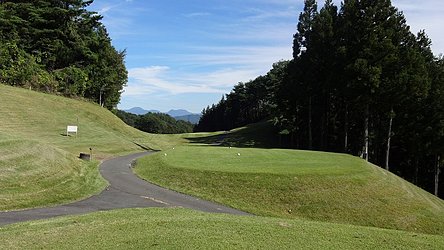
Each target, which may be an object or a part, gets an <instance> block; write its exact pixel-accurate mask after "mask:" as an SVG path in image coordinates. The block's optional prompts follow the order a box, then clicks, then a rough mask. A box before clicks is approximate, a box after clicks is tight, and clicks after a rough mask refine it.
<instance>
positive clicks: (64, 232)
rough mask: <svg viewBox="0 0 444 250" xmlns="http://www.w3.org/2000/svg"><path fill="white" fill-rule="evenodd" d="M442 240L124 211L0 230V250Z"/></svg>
mask: <svg viewBox="0 0 444 250" xmlns="http://www.w3.org/2000/svg"><path fill="white" fill-rule="evenodd" d="M443 247H444V237H442V236H437V235H425V234H417V233H410V232H402V231H395V230H384V229H377V228H368V227H359V226H348V225H340V224H330V223H320V222H310V221H303V220H291V219H278V218H264V217H250V216H246V217H241V216H231V215H225V214H208V213H200V212H194V211H190V210H185V209H124V210H115V211H111V212H99V213H93V214H88V215H82V216H70V217H62V218H55V219H51V220H43V221H34V222H27V223H23V224H17V225H11V226H7V227H4V228H0V248H2V249H24V248H26V249H30V248H31V249H42V248H44V249H73V248H75V249H147V248H160V249H301V248H302V249H442V248H443Z"/></svg>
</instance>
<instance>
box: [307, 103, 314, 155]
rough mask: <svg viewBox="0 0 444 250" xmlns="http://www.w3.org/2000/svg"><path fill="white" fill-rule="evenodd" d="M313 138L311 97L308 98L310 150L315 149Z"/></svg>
mask: <svg viewBox="0 0 444 250" xmlns="http://www.w3.org/2000/svg"><path fill="white" fill-rule="evenodd" d="M312 140H313V137H312V130H311V96H310V97H309V98H308V149H310V150H311V149H312V148H313V141H312Z"/></svg>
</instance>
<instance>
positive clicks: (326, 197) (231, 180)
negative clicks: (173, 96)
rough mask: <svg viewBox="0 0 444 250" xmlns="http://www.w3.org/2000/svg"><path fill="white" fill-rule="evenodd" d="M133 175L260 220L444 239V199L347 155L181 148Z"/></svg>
mask: <svg viewBox="0 0 444 250" xmlns="http://www.w3.org/2000/svg"><path fill="white" fill-rule="evenodd" d="M165 154H166V155H165ZM135 171H136V173H137V174H139V175H140V176H142V177H143V178H145V179H148V180H150V181H153V182H155V183H157V184H159V185H162V186H167V187H170V188H172V189H175V190H178V191H181V192H185V193H191V194H193V195H196V196H199V197H203V198H205V199H210V200H213V201H217V202H220V203H223V204H227V205H230V206H232V207H235V208H238V209H241V210H245V211H248V212H251V213H254V214H258V215H264V216H277V217H283V218H306V219H311V220H318V221H328V222H334V223H346V224H356V225H364V226H375V227H381V228H392V229H401V230H408V231H415V232H424V233H432V234H440V235H444V201H442V200H440V199H438V198H436V197H434V196H433V195H431V194H429V193H427V192H425V191H423V190H422V189H419V188H417V187H416V186H414V185H412V184H410V183H408V182H406V181H404V180H402V179H400V178H399V177H397V176H395V175H393V174H391V173H388V172H386V171H385V170H382V169H380V168H378V167H376V166H374V165H371V164H369V163H367V162H365V161H363V160H361V159H359V158H357V157H352V156H349V155H344V154H333V153H324V152H310V151H298V150H284V149H254V148H227V147H212V146H183V147H176V148H175V149H174V150H173V149H170V150H167V151H164V152H161V153H157V154H155V155H151V156H148V157H145V158H143V159H141V160H139V161H138V164H137V166H136V168H135Z"/></svg>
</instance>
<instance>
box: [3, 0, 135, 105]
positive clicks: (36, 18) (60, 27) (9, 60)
mask: <svg viewBox="0 0 444 250" xmlns="http://www.w3.org/2000/svg"><path fill="white" fill-rule="evenodd" d="M92 3H93V1H92V0H88V1H83V0H14V1H9V0H1V1H0V83H2V84H7V85H12V86H18V87H24V88H30V89H33V90H38V91H44V92H50V93H57V94H62V95H65V96H69V97H84V98H86V99H89V100H92V101H94V102H97V103H99V104H100V105H102V106H104V107H106V108H108V109H112V108H114V107H115V106H116V105H117V104H118V103H119V101H120V95H121V92H122V89H123V87H124V86H125V85H126V83H127V79H128V73H127V70H126V68H125V64H124V59H125V51H117V50H116V49H115V48H114V47H113V46H112V44H111V39H110V37H109V35H108V33H107V31H106V28H105V26H104V25H103V24H102V23H101V20H102V16H100V15H98V14H97V13H96V12H92V11H88V10H87V9H86V8H87V7H88V6H89V5H90V4H92Z"/></svg>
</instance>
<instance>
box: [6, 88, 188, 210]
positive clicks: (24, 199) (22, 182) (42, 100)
mask: <svg viewBox="0 0 444 250" xmlns="http://www.w3.org/2000/svg"><path fill="white" fill-rule="evenodd" d="M67 125H78V128H79V133H78V135H77V136H75V134H71V136H66V126H67ZM184 141H185V140H184V139H182V135H152V134H147V133H142V132H140V131H138V130H136V129H134V128H132V127H129V126H127V125H126V124H124V123H123V122H122V121H121V120H120V119H118V118H117V117H116V116H114V115H113V114H112V113H111V112H110V111H108V110H106V109H104V108H102V107H100V106H98V105H96V104H93V103H89V102H85V101H79V100H73V99H68V98H64V97H60V96H54V95H48V94H43V93H38V92H34V91H29V90H26V89H21V88H14V87H9V86H4V85H1V84H0V210H11V209H21V208H29V207H38V206H48V205H51V204H59V203H66V202H69V201H75V200H78V199H81V198H85V197H87V196H90V195H92V194H94V193H97V192H100V191H101V190H102V189H103V188H104V187H105V185H106V183H105V181H104V180H103V179H102V178H101V177H100V175H99V174H98V170H97V166H98V163H99V160H101V159H104V158H109V157H112V156H116V155H123V154H128V153H131V152H136V151H141V150H143V149H142V148H141V147H140V146H138V145H137V144H139V145H141V146H142V147H145V148H154V149H165V148H171V147H172V145H176V144H180V143H182V142H184ZM89 148H93V157H94V159H96V160H98V161H94V162H92V163H89V162H84V161H81V160H79V159H78V156H79V153H80V152H85V153H89Z"/></svg>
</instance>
